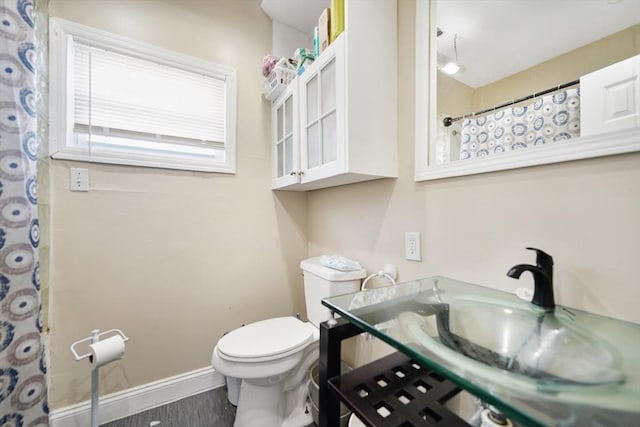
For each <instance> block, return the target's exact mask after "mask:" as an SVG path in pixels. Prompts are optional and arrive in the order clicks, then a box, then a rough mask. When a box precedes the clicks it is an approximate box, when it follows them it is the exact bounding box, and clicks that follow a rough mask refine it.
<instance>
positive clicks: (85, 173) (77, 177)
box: [69, 168, 89, 191]
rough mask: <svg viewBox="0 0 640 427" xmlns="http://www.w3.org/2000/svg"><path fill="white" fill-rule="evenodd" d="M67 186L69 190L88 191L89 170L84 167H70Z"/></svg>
mask: <svg viewBox="0 0 640 427" xmlns="http://www.w3.org/2000/svg"><path fill="white" fill-rule="evenodd" d="M69 188H70V189H71V191H89V170H88V169H86V168H70V171H69Z"/></svg>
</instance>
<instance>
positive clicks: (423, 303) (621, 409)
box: [323, 277, 640, 426]
mask: <svg viewBox="0 0 640 427" xmlns="http://www.w3.org/2000/svg"><path fill="white" fill-rule="evenodd" d="M323 304H324V305H326V306H327V307H329V308H330V309H332V310H333V311H334V312H336V313H338V314H340V315H341V316H344V317H346V318H347V319H348V320H350V321H351V322H353V323H356V324H358V325H359V326H360V327H361V328H363V329H364V330H366V331H368V332H370V333H372V334H373V335H375V336H377V337H379V338H381V339H382V340H384V341H386V342H387V343H389V344H390V345H392V346H394V347H396V348H398V349H399V350H401V351H403V352H404V353H407V354H409V355H410V356H411V357H413V358H414V359H415V360H417V361H420V362H421V363H424V364H426V365H427V366H429V367H431V368H433V369H434V370H436V371H438V372H439V373H441V374H442V375H443V376H445V377H446V378H448V379H449V380H451V381H453V382H455V383H457V384H458V385H459V386H461V387H462V388H464V389H467V390H468V391H470V392H471V393H472V394H475V395H476V396H478V397H479V398H481V399H482V400H484V401H486V402H487V403H490V404H492V405H494V406H496V407H497V408H498V409H500V410H502V411H503V412H504V413H505V414H506V415H508V416H510V417H512V418H513V419H514V420H516V421H519V422H521V423H523V424H524V425H534V426H548V425H567V426H568V425H612V426H618V425H619V426H628V425H640V369H638V366H640V325H636V324H632V323H628V322H623V321H619V320H615V319H611V318H607V317H604V316H598V315H595V314H591V313H587V312H584V311H580V310H575V309H569V308H565V307H562V306H556V309H555V311H544V310H543V309H541V308H540V307H538V306H535V305H533V304H531V303H530V302H529V301H524V300H522V299H520V298H518V297H517V296H515V295H513V294H510V293H507V292H502V291H497V290H493V289H489V288H485V287H482V286H476V285H471V284H468V283H463V282H460V281H456V280H453V279H448V278H445V277H433V278H427V279H422V280H419V281H414V282H407V283H402V284H399V285H397V286H389V287H385V288H378V289H371V290H366V291H362V292H357V293H355V294H348V295H341V296H338V297H332V298H327V299H325V300H323ZM594 422H596V424H593V423H594Z"/></svg>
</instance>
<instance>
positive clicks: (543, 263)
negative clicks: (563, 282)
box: [507, 248, 556, 311]
mask: <svg viewBox="0 0 640 427" xmlns="http://www.w3.org/2000/svg"><path fill="white" fill-rule="evenodd" d="M527 249H529V250H531V251H536V265H529V264H518V265H514V266H513V267H511V269H510V270H509V271H508V272H507V276H509V277H513V278H514V279H519V278H520V275H521V274H522V273H523V272H525V271H530V272H531V274H533V281H534V286H535V287H534V291H533V298H532V299H531V303H532V304H535V305H538V306H540V307H542V308H544V309H545V310H546V311H553V310H554V309H555V307H556V304H555V301H554V298H553V258H552V257H551V255H549V254H547V253H545V252H544V251H542V250H540V249H536V248H527Z"/></svg>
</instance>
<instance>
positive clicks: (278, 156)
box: [272, 81, 299, 188]
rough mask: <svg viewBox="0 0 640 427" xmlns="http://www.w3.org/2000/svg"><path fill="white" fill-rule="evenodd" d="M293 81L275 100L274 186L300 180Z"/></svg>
mask: <svg viewBox="0 0 640 427" xmlns="http://www.w3.org/2000/svg"><path fill="white" fill-rule="evenodd" d="M295 83H296V82H295V81H294V82H292V83H291V84H290V86H289V87H288V88H287V89H286V90H285V92H284V94H283V95H282V96H281V97H280V98H279V99H278V100H276V101H275V102H274V104H273V107H272V108H273V110H272V117H273V121H274V123H273V127H272V128H273V131H274V135H273V147H274V153H273V159H274V183H273V186H274V188H279V187H282V186H286V185H291V184H295V183H297V182H298V174H297V172H298V169H299V168H298V148H297V144H298V136H297V120H298V114H297V110H296V108H297V105H296V101H295V99H294V97H295V95H296V91H295V90H294V89H295V88H294V87H293V85H294V84H295Z"/></svg>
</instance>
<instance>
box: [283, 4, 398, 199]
mask: <svg viewBox="0 0 640 427" xmlns="http://www.w3.org/2000/svg"><path fill="white" fill-rule="evenodd" d="M396 14H397V9H396V1H395V0H379V1H376V2H370V1H368V0H347V1H345V31H344V32H343V33H342V34H341V35H340V36H339V37H338V38H337V39H336V40H335V41H334V42H333V43H331V44H330V45H329V47H328V48H327V49H326V50H325V51H324V52H322V54H321V55H320V57H319V58H318V59H317V60H316V61H315V62H314V63H313V64H312V65H311V66H310V67H309V68H307V70H306V71H305V72H304V73H303V74H302V75H300V76H298V77H297V78H296V79H295V80H294V82H292V83H291V84H290V85H289V86H288V87H287V89H286V91H285V92H284V93H283V94H282V95H281V96H280V97H279V98H278V99H277V100H276V101H274V102H273V104H272V116H273V117H272V124H273V130H272V135H273V137H272V141H273V182H272V186H273V188H274V189H283V190H299V191H305V190H314V189H318V188H325V187H332V186H336V185H343V184H349V183H354V182H360V181H367V180H371V179H377V178H385V177H397V176H398V158H397V156H398V155H397V104H398V103H397V66H398V65H397V46H396V43H397V28H396V21H397V19H396Z"/></svg>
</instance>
